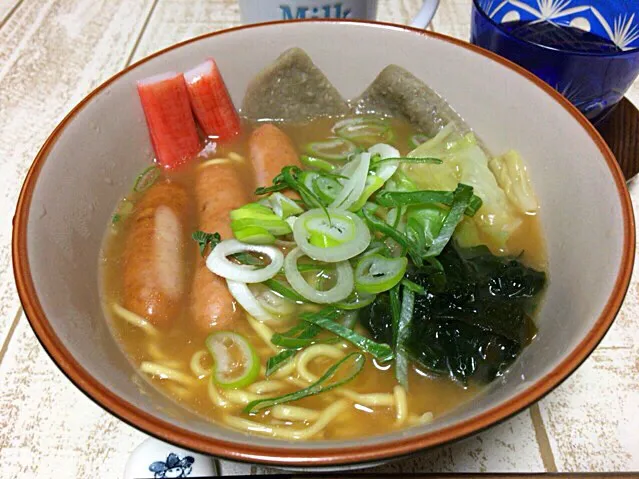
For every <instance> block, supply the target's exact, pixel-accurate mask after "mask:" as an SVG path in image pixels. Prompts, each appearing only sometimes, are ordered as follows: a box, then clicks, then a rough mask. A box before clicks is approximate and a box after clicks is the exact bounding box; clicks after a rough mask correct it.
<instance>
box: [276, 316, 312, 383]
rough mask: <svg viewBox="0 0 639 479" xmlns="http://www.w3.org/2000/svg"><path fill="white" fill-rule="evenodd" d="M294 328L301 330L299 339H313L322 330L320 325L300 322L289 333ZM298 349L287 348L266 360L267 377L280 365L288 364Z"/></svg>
mask: <svg viewBox="0 0 639 479" xmlns="http://www.w3.org/2000/svg"><path fill="white" fill-rule="evenodd" d="M293 330H297V331H300V333H299V334H297V338H298V339H312V338H314V337H315V336H317V335H318V334H319V333H320V331H321V329H320V328H319V327H318V326H315V325H314V324H308V323H300V324H298V325H297V326H295V327H294V328H293V329H292V330H289V331H288V334H293ZM298 351H299V349H286V350H284V351H282V352H280V353H278V354H276V355H275V356H271V357H270V358H269V359H268V361H266V373H265V375H266V377H268V376H270V375H271V374H273V373H274V372H275V371H277V370H278V369H279V368H280V367H282V366H284V364H286V363H287V362H288V361H289V360H290V359H291V358H293V357H294V356H295V355H296V354H297V353H298Z"/></svg>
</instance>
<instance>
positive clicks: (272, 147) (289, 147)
mask: <svg viewBox="0 0 639 479" xmlns="http://www.w3.org/2000/svg"><path fill="white" fill-rule="evenodd" d="M249 154H250V156H251V162H252V163H253V168H254V169H255V182H256V184H257V186H269V185H271V183H272V182H273V178H275V177H276V176H277V175H278V174H279V173H280V171H282V168H284V167H285V166H299V167H301V166H302V164H301V163H300V159H299V157H298V155H297V152H296V151H295V147H294V146H293V143H292V142H291V140H290V138H289V137H288V136H287V135H286V133H284V132H283V131H282V130H280V129H279V128H278V127H276V126H275V125H271V124H269V123H267V124H266V125H262V126H260V127H259V128H257V129H256V130H255V131H253V133H251V136H250V138H249Z"/></svg>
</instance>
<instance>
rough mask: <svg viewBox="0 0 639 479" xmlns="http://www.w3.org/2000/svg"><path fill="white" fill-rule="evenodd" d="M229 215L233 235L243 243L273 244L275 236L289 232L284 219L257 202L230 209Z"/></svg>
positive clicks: (289, 228)
mask: <svg viewBox="0 0 639 479" xmlns="http://www.w3.org/2000/svg"><path fill="white" fill-rule="evenodd" d="M277 194H279V193H277ZM281 196H284V195H281ZM295 206H297V205H295ZM230 216H231V229H232V230H233V235H234V236H235V237H236V238H237V239H238V240H239V241H242V242H244V243H249V244H258V245H264V244H273V243H274V242H275V236H281V235H286V234H289V233H290V232H291V227H290V226H289V225H288V223H287V222H286V221H284V220H283V219H282V218H281V217H280V216H278V215H276V214H275V213H274V212H273V210H271V209H270V208H268V207H266V206H264V205H261V204H259V203H248V204H246V205H244V206H242V207H240V208H238V209H235V210H233V211H231V213H230Z"/></svg>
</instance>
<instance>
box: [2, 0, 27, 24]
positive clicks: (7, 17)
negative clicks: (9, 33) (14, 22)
mask: <svg viewBox="0 0 639 479" xmlns="http://www.w3.org/2000/svg"><path fill="white" fill-rule="evenodd" d="M23 3H24V0H18V1H17V2H16V4H15V5H14V6H13V7H11V10H9V11H8V12H7V14H6V15H5V17H4V18H3V19H2V20H0V29H2V27H4V26H5V25H6V24H7V22H8V21H9V19H10V18H11V17H12V16H13V14H14V13H15V12H16V10H18V8H19V7H20V5H22V4H23Z"/></svg>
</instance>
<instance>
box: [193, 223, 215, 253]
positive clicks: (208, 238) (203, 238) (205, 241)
mask: <svg viewBox="0 0 639 479" xmlns="http://www.w3.org/2000/svg"><path fill="white" fill-rule="evenodd" d="M191 238H193V239H194V240H195V241H196V242H197V244H198V245H199V246H200V254H201V255H202V257H204V253H205V252H206V247H207V246H209V245H210V246H211V249H213V248H215V247H216V246H217V245H218V243H219V242H220V241H222V238H220V234H219V233H206V232H204V231H199V230H198V231H196V232H195V233H193V234H192V235H191Z"/></svg>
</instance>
